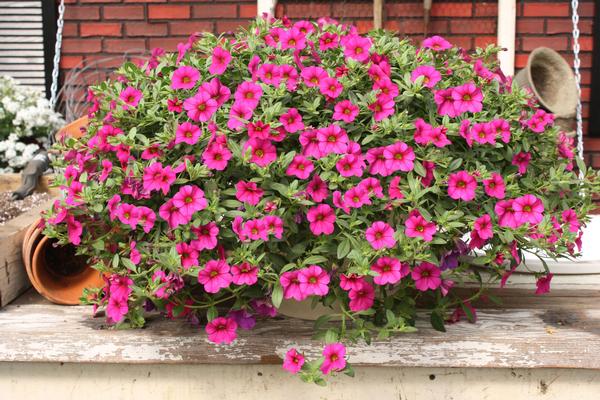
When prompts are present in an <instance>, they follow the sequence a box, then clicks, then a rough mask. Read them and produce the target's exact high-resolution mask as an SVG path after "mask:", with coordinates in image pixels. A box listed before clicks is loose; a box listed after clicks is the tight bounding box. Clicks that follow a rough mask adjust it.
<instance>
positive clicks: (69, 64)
mask: <svg viewBox="0 0 600 400" xmlns="http://www.w3.org/2000/svg"><path fill="white" fill-rule="evenodd" d="M82 61H83V57H82V56H62V57H61V58H60V67H61V68H75V67H77V66H78V65H79V64H80V63H81V62H82Z"/></svg>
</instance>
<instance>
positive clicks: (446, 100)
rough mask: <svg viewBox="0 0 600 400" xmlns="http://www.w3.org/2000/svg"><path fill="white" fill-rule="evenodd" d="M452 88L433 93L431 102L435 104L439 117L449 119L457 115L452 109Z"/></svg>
mask: <svg viewBox="0 0 600 400" xmlns="http://www.w3.org/2000/svg"><path fill="white" fill-rule="evenodd" d="M452 91H453V89H452V88H448V89H440V90H436V91H435V92H434V97H433V100H434V101H435V104H437V112H438V114H439V115H442V116H443V115H447V116H449V117H450V118H454V117H456V116H457V115H458V114H459V113H457V112H456V109H455V108H454V98H453V97H452Z"/></svg>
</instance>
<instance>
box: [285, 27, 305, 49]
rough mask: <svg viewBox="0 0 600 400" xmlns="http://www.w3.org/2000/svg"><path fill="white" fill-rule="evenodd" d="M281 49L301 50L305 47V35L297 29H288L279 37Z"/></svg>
mask: <svg viewBox="0 0 600 400" xmlns="http://www.w3.org/2000/svg"><path fill="white" fill-rule="evenodd" d="M280 40H281V49H282V50H286V49H294V50H302V49H304V48H305V47H306V35H305V34H304V33H302V31H300V30H299V29H297V28H292V29H288V30H287V31H284V32H283V35H281V39H280Z"/></svg>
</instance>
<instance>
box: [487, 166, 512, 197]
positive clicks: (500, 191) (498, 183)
mask: <svg viewBox="0 0 600 400" xmlns="http://www.w3.org/2000/svg"><path fill="white" fill-rule="evenodd" d="M483 187H484V190H485V193H486V194H487V195H488V196H490V197H495V198H497V199H503V198H504V196H505V193H504V191H505V189H506V185H505V184H504V179H502V175H500V174H498V173H496V172H493V173H492V176H491V178H490V179H484V180H483Z"/></svg>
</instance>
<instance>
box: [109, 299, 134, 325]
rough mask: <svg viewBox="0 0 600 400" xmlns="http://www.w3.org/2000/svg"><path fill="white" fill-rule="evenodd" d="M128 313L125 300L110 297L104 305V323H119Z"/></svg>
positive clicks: (127, 305)
mask: <svg viewBox="0 0 600 400" xmlns="http://www.w3.org/2000/svg"><path fill="white" fill-rule="evenodd" d="M128 312H129V304H128V303H127V299H123V298H114V297H110V298H109V299H108V304H107V305H106V321H107V322H108V323H109V324H116V323H118V322H121V321H122V320H123V318H125V315H127V313H128Z"/></svg>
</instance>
